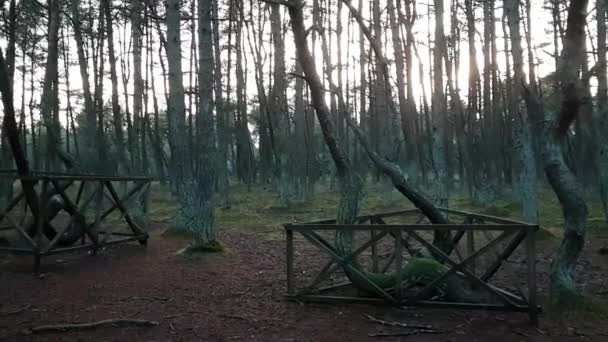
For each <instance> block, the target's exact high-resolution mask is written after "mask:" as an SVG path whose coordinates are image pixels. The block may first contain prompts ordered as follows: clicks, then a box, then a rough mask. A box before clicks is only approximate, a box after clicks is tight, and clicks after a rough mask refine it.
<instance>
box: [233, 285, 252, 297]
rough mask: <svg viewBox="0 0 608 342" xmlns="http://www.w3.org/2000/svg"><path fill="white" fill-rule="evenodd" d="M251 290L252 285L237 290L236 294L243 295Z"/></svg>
mask: <svg viewBox="0 0 608 342" xmlns="http://www.w3.org/2000/svg"><path fill="white" fill-rule="evenodd" d="M249 291H251V287H248V288H247V289H246V290H245V291H241V292H236V293H235V295H237V296H242V295H244V294H246V293H247V292H249Z"/></svg>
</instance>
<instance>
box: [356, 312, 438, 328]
mask: <svg viewBox="0 0 608 342" xmlns="http://www.w3.org/2000/svg"><path fill="white" fill-rule="evenodd" d="M363 316H365V317H366V318H367V319H369V320H370V321H372V322H374V323H378V324H381V325H386V326H389V327H399V328H406V329H423V330H425V331H427V330H428V331H431V330H432V329H433V327H432V326H430V325H414V324H407V323H402V322H389V321H384V320H381V319H378V318H375V317H374V316H372V315H369V314H366V313H364V314H363ZM432 331H434V330H432Z"/></svg>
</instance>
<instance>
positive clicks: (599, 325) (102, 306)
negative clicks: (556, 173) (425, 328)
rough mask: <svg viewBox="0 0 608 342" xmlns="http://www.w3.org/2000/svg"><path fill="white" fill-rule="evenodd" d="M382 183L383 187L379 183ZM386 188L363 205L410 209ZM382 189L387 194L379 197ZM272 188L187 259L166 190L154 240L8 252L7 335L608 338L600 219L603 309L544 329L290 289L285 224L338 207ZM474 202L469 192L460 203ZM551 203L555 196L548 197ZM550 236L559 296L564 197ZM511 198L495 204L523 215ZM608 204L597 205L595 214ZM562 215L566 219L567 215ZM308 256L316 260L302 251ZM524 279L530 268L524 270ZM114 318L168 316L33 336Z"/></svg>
mask: <svg viewBox="0 0 608 342" xmlns="http://www.w3.org/2000/svg"><path fill="white" fill-rule="evenodd" d="M376 190H378V191H376ZM380 190H381V189H374V191H371V192H370V194H371V195H370V196H368V197H367V199H366V201H365V202H364V210H363V212H382V211H387V210H391V209H395V208H403V207H404V205H403V201H402V200H401V199H400V198H399V197H398V195H395V194H394V193H392V192H390V191H385V192H383V191H380ZM374 193H380V194H382V196H378V195H374ZM276 202H277V201H276V199H275V198H273V197H272V196H271V195H270V193H269V192H264V189H256V191H254V192H246V191H242V189H236V190H234V191H233V192H232V193H231V195H230V197H229V198H228V199H226V200H225V201H224V205H223V206H222V208H220V209H219V210H218V222H219V224H220V226H221V229H220V234H219V237H220V239H221V241H222V243H223V244H224V246H225V247H226V250H225V252H223V253H221V254H205V255H200V256H196V257H184V256H182V255H178V254H177V253H176V251H178V250H179V249H181V248H183V247H184V246H186V245H187V243H188V239H187V238H184V237H179V236H174V235H171V236H168V235H167V234H163V232H165V230H166V229H167V228H168V227H169V226H170V220H169V217H170V216H171V215H172V212H173V210H174V208H173V207H172V206H171V203H172V201H171V199H170V198H169V196H167V195H166V193H163V192H162V191H156V193H155V195H154V198H153V201H152V207H151V219H152V224H151V228H150V230H151V239H150V241H149V243H148V246H147V247H145V248H144V247H141V246H139V245H137V244H132V245H131V244H127V245H118V246H113V247H109V248H107V249H105V250H103V251H101V252H100V253H98V255H96V256H89V255H83V254H68V255H58V256H53V257H49V258H47V259H45V260H44V262H43V268H42V272H43V273H41V274H33V273H32V272H31V259H30V258H19V257H6V256H2V257H0V303H2V304H1V305H0V341H348V340H350V341H385V340H386V341H399V340H403V341H454V342H459V341H462V342H464V341H467V342H468V341H492V342H499V341H558V342H559V341H607V340H608V326H607V325H606V324H605V322H606V320H607V319H608V314H607V312H608V309H605V308H608V306H605V304H604V303H606V302H608V291H607V290H606V289H607V288H608V276H607V274H608V256H605V255H600V254H599V253H598V250H599V249H600V248H601V247H608V233H605V234H604V235H602V231H604V232H607V231H606V230H604V229H602V228H597V229H595V228H594V229H592V230H591V232H590V235H589V236H588V237H589V238H588V242H587V244H586V246H585V251H584V254H583V255H582V257H581V258H580V260H579V267H578V272H579V282H580V284H581V286H582V287H583V288H584V290H585V292H586V294H587V295H588V296H589V297H590V298H591V299H592V301H593V303H594V305H593V310H591V309H588V310H579V311H576V312H569V313H561V314H560V313H555V312H546V313H545V314H543V315H542V316H541V318H540V325H539V327H538V328H536V327H533V326H531V325H530V323H529V320H528V316H527V315H525V314H519V313H496V312H484V311H473V312H472V311H460V310H451V309H441V310H440V309H422V308H404V309H398V308H390V307H383V306H380V307H379V306H372V305H361V304H357V305H354V304H348V305H346V304H340V305H336V304H310V303H298V302H291V301H287V300H285V299H284V293H285V266H284V265H285V252H284V250H285V246H284V241H283V240H282V238H283V234H282V230H281V223H283V222H291V221H293V220H297V221H307V220H311V219H313V218H321V217H331V216H332V215H331V213H332V211H333V210H334V208H335V198H334V197H333V195H331V193H330V192H323V193H321V194H320V195H319V196H317V197H315V201H314V203H309V204H302V205H298V206H295V207H292V208H286V207H283V206H281V205H277V204H276ZM454 202H455V203H456V205H457V206H459V207H462V208H467V209H470V208H471V206H470V205H468V204H467V201H465V200H461V201H458V200H456V201H454ZM545 202H546V203H545ZM543 203H544V204H543V220H544V221H546V222H549V224H547V230H548V231H550V234H547V237H545V238H543V239H542V240H541V241H540V242H539V248H538V249H539V252H538V257H537V258H538V265H537V267H538V270H539V275H538V279H539V291H540V295H541V296H542V297H546V295H547V279H548V270H549V266H550V261H551V256H552V254H553V253H554V251H555V248H556V246H557V244H558V243H559V239H557V238H552V237H551V236H552V235H553V234H555V235H558V234H559V232H558V231H557V230H556V226H552V224H553V220H555V222H557V224H558V223H559V221H558V219H557V218H554V217H552V216H551V215H553V214H555V212H556V211H557V212H559V211H558V209H559V208H557V209H556V205H555V202H554V200H549V199H548V200H546V201H544V202H543ZM514 207H516V206H515V205H514V204H512V203H510V202H509V201H508V200H504V201H502V202H500V201H499V202H498V203H497V204H496V205H495V206H493V207H491V208H486V209H484V210H483V211H485V212H489V213H493V214H501V215H499V216H516V215H514V214H513V212H514V211H516V210H514V209H513V208H514ZM597 216H598V212H597V211H596V210H595V208H594V207H592V210H591V222H595V221H594V220H595V217H597ZM557 224H556V225H557ZM301 259H303V260H304V262H306V258H301ZM513 276H514V277H519V276H521V275H517V274H514V275H513ZM365 314H368V315H371V316H373V317H376V318H379V319H382V320H385V321H395V322H404V323H408V324H422V325H431V326H432V327H433V329H434V330H436V331H437V332H438V333H437V334H419V335H415V336H407V337H382V338H380V337H372V336H370V335H373V334H377V333H386V332H390V333H392V332H402V331H403V329H400V328H395V327H388V326H383V325H379V324H377V323H374V322H372V321H370V320H369V319H368V318H366V317H365ZM113 318H137V319H146V320H153V321H157V322H159V323H160V324H159V325H158V326H154V327H119V326H107V327H99V328H95V329H91V330H83V331H79V332H59V333H44V334H30V333H28V330H29V329H31V328H32V327H34V326H38V325H43V324H61V323H78V322H92V321H99V320H104V319H113Z"/></svg>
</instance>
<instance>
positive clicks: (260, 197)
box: [149, 183, 608, 239]
mask: <svg viewBox="0 0 608 342" xmlns="http://www.w3.org/2000/svg"><path fill="white" fill-rule="evenodd" d="M539 199H540V203H539V210H540V221H541V222H540V223H541V226H542V228H543V232H542V233H541V234H542V235H541V237H543V236H544V237H547V238H554V237H560V236H561V233H562V230H563V217H562V211H561V207H560V205H559V202H558V201H557V199H556V198H555V196H554V194H553V193H552V192H551V191H550V190H549V189H544V190H543V191H541V192H540V193H539ZM218 202H219V203H221V205H220V206H218V208H217V209H216V222H217V224H218V228H219V229H238V230H243V231H248V232H252V233H256V234H260V235H262V236H264V237H266V238H270V239H275V238H281V237H282V236H283V234H282V229H281V228H282V224H284V223H291V222H294V221H295V222H309V221H313V220H319V219H326V218H333V217H334V216H335V210H336V207H337V204H338V196H337V191H336V190H334V189H331V188H330V187H329V186H327V185H321V186H317V189H316V192H315V194H314V196H313V200H311V201H307V202H303V203H299V204H294V205H292V206H286V205H284V204H282V203H281V202H280V199H279V197H278V195H277V194H276V193H275V192H272V191H271V190H270V189H269V188H268V187H262V186H254V187H252V188H251V190H250V191H247V187H246V186H244V185H235V186H233V187H231V188H230V189H229V190H228V191H227V192H225V194H224V195H223V197H222V198H219V200H218ZM176 205H177V204H176V200H175V198H174V197H173V196H172V195H171V194H170V193H169V191H168V190H167V189H166V188H164V187H162V186H160V185H156V184H155V186H154V187H153V190H152V192H151V200H150V208H149V218H150V220H151V221H152V222H156V223H168V225H169V229H167V231H166V232H165V233H164V236H167V237H177V238H186V239H189V238H191V236H190V235H189V234H188V233H187V232H186V233H185V232H179V231H176V230H175V229H171V224H172V218H173V215H174V213H175V211H176ZM588 205H589V209H590V210H589V220H588V227H587V228H588V232H589V233H590V234H595V233H603V232H604V233H608V225H607V224H606V222H605V220H604V216H603V212H602V210H601V206H600V204H599V203H597V202H596V201H594V200H589V201H588ZM450 207H452V208H455V209H461V210H468V211H474V212H479V213H483V214H487V215H492V216H499V217H505V218H513V219H522V217H521V206H520V204H519V202H518V200H517V199H516V198H514V196H513V195H512V194H510V193H509V192H508V191H504V192H503V193H502V194H501V196H500V197H499V198H498V199H497V200H496V201H495V202H494V203H493V204H491V205H489V206H486V207H477V206H475V205H474V204H473V203H472V201H471V200H470V199H469V198H467V196H465V195H462V194H458V193H456V194H454V195H453V196H452V198H451V199H450ZM408 208H413V206H412V204H411V203H410V202H409V201H407V200H406V199H405V198H404V197H403V196H402V195H401V194H399V193H398V192H397V191H395V190H394V189H393V188H392V187H391V186H390V185H389V184H386V183H367V184H366V186H365V195H364V198H363V201H362V203H361V214H366V213H378V212H386V211H392V210H402V209H408Z"/></svg>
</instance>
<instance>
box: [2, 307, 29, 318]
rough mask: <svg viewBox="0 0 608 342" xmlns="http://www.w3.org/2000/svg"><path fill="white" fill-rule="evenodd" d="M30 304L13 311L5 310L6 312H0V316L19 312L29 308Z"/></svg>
mask: <svg viewBox="0 0 608 342" xmlns="http://www.w3.org/2000/svg"><path fill="white" fill-rule="evenodd" d="M31 307H32V305H30V304H28V305H26V306H24V307H22V308H20V309H17V310H13V311H7V312H0V317H4V316H10V315H16V314H18V313H21V312H23V311H25V310H27V309H29V308H31Z"/></svg>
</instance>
